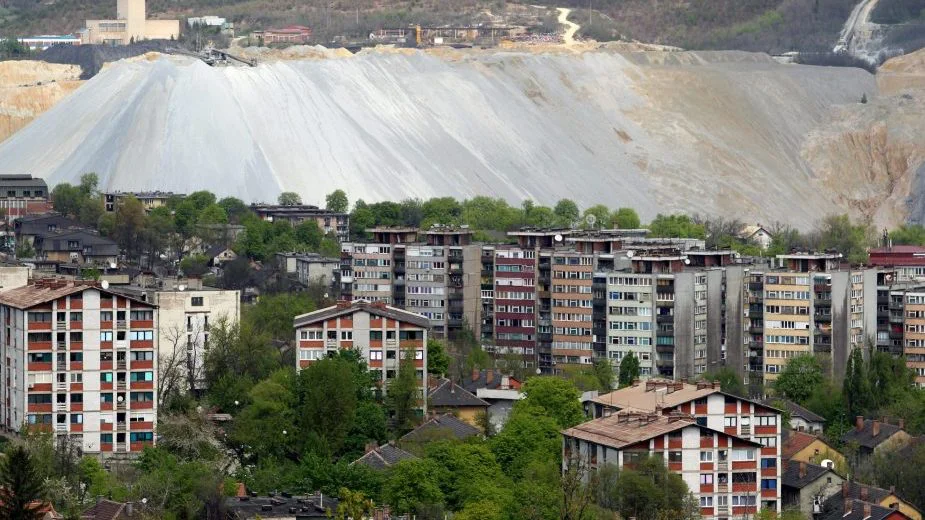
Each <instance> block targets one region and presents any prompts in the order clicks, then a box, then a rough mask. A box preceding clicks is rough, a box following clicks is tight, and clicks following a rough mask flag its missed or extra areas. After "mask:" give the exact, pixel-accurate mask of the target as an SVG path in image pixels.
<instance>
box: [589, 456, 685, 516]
mask: <svg viewBox="0 0 925 520" xmlns="http://www.w3.org/2000/svg"><path fill="white" fill-rule="evenodd" d="M603 492H604V493H605V494H607V495H609V496H607V497H606V500H607V501H608V502H609V503H610V504H612V505H613V506H615V510H616V511H617V513H619V514H620V517H621V518H630V517H635V518H637V519H639V520H657V519H659V518H665V517H667V518H689V515H688V514H686V510H687V509H688V507H687V506H686V504H685V499H686V498H687V497H688V495H689V493H690V492H689V491H688V488H687V484H685V483H684V480H683V479H682V478H681V476H680V475H678V474H677V473H672V472H670V471H668V468H667V467H666V466H665V463H664V462H663V460H662V459H661V458H659V457H649V458H646V459H643V460H640V461H639V462H637V463H636V464H634V466H633V469H629V468H623V469H622V470H620V471H619V474H618V477H617V479H616V483H615V485H613V486H612V487H610V488H609V489H606V490H603Z"/></svg>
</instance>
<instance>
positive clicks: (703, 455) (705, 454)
mask: <svg viewBox="0 0 925 520" xmlns="http://www.w3.org/2000/svg"><path fill="white" fill-rule="evenodd" d="M700 462H713V452H712V451H701V452H700Z"/></svg>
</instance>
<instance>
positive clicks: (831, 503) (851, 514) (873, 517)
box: [815, 493, 908, 520]
mask: <svg viewBox="0 0 925 520" xmlns="http://www.w3.org/2000/svg"><path fill="white" fill-rule="evenodd" d="M846 503H847V504H849V505H848V507H847V508H846V507H845V506H846ZM866 507H869V508H870V516H867V515H866V514H865V513H866V511H865V508H866ZM846 509H850V511H846ZM893 513H898V514H901V515H903V516H906V515H905V514H903V513H902V512H900V511H899V510H897V509H890V508H888V507H882V506H879V505H877V504H875V503H871V502H862V501H860V500H856V499H854V498H851V497H849V498H847V499H846V498H844V497H843V496H842V494H841V493H835V494H834V495H832V496H831V497H829V498H828V499H827V500H826V501H825V502H823V504H822V513H820V514H819V515H818V516H816V517H815V518H817V519H818V520H883V519H885V518H886V517H888V516H890V515H891V514H893ZM906 518H908V517H906Z"/></svg>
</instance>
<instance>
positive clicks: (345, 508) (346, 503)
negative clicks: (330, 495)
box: [329, 487, 375, 520]
mask: <svg viewBox="0 0 925 520" xmlns="http://www.w3.org/2000/svg"><path fill="white" fill-rule="evenodd" d="M374 507H375V504H373V501H372V499H369V498H366V495H365V494H363V492H362V491H351V490H349V489H347V488H345V487H342V488H340V491H338V492H337V510H336V511H334V513H333V516H331V518H332V519H333V520H360V519H363V518H368V517H369V516H370V515H371V514H372V513H373V508H374ZM329 514H331V513H329Z"/></svg>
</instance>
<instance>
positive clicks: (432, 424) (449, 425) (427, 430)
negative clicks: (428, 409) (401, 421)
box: [401, 413, 482, 442]
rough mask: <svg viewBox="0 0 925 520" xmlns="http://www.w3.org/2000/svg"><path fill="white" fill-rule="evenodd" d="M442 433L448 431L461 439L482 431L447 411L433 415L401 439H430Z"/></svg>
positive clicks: (414, 440) (409, 440)
mask: <svg viewBox="0 0 925 520" xmlns="http://www.w3.org/2000/svg"><path fill="white" fill-rule="evenodd" d="M440 433H447V434H449V435H451V436H453V437H455V438H457V439H459V440H464V439H468V438H469V437H475V436H476V435H480V434H481V433H482V432H481V431H480V430H479V429H478V428H476V427H475V426H472V425H471V424H469V423H467V422H465V421H463V420H461V419H458V418H457V417H455V416H453V415H451V414H448V413H447V414H443V415H437V416H434V417H431V418H430V419H428V420H427V421H426V422H424V424H422V425H420V426H418V427H417V428H415V429H413V430H411V431H410V432H408V433H406V434H405V435H404V436H403V437H402V438H401V440H402V441H407V442H422V441H429V440H434V439H435V438H436V437H437V436H439V434H440Z"/></svg>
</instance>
